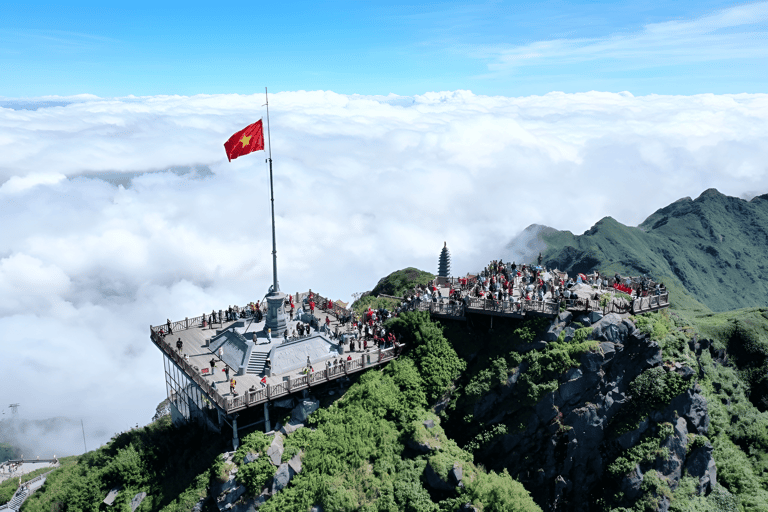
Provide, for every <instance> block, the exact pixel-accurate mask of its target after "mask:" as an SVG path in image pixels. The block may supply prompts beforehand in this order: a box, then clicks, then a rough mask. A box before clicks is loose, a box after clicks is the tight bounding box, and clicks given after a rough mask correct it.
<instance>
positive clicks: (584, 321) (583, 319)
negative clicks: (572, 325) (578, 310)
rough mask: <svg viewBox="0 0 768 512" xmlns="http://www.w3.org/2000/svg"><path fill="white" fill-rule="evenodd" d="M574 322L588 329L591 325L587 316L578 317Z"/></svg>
mask: <svg viewBox="0 0 768 512" xmlns="http://www.w3.org/2000/svg"><path fill="white" fill-rule="evenodd" d="M576 321H577V322H578V323H580V324H581V325H583V326H584V327H589V326H591V325H592V321H591V320H590V319H589V316H587V315H580V316H579V317H577V318H576Z"/></svg>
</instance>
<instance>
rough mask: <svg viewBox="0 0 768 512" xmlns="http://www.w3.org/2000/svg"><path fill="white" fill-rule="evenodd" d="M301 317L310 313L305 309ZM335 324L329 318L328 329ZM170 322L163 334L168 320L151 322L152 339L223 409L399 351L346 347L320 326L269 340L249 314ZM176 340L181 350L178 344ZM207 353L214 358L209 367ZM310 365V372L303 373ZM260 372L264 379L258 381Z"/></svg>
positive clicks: (243, 406) (281, 393) (265, 399)
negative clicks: (209, 320)
mask: <svg viewBox="0 0 768 512" xmlns="http://www.w3.org/2000/svg"><path fill="white" fill-rule="evenodd" d="M326 316H328V315H327V313H323V312H319V313H316V314H315V318H316V319H318V322H319V324H320V325H324V324H325V317H326ZM330 318H333V317H332V316H331V317H330ZM303 319H304V320H308V319H311V317H309V315H307V314H306V313H305V314H304V318H303ZM295 325H296V321H293V320H292V321H290V322H289V331H291V332H292V331H293V330H294V328H295ZM336 325H337V321H336V320H335V319H333V321H332V322H331V329H333V328H334V327H335V326H336ZM171 328H172V331H173V333H172V334H170V333H168V334H165V335H164V336H163V335H161V334H160V332H161V330H167V326H166V325H158V326H154V327H151V328H150V338H151V340H152V342H153V343H154V344H155V345H156V346H157V347H158V348H159V349H160V350H161V351H162V352H163V353H164V354H165V355H166V356H167V358H168V359H169V360H170V361H172V362H173V363H174V364H175V365H176V366H177V367H178V368H179V369H181V371H183V373H184V374H185V375H186V376H187V377H188V378H189V379H190V380H192V381H193V382H194V383H195V384H196V385H197V386H198V387H199V388H200V389H201V390H202V391H203V392H204V393H205V395H207V397H208V398H209V399H210V400H211V401H212V402H215V404H216V405H217V406H218V408H219V409H220V410H221V411H222V412H223V413H225V414H230V413H233V412H238V411H241V410H243V409H246V408H248V407H252V406H255V405H259V404H263V403H265V402H268V401H271V400H274V399H277V398H281V397H284V396H287V395H289V394H292V393H295V392H297V391H301V390H303V389H307V388H310V387H312V386H315V385H319V384H322V383H325V382H328V381H331V380H335V379H339V378H342V377H345V376H346V375H349V374H352V373H356V372H360V371H363V370H366V369H368V368H371V367H373V366H378V365H381V364H384V363H386V362H387V361H390V360H391V359H394V358H395V357H396V356H397V354H396V353H395V348H394V347H392V348H387V349H382V350H380V349H379V348H378V347H376V348H373V347H371V348H368V349H367V350H362V351H354V352H349V351H345V350H344V348H343V345H342V344H340V342H339V341H336V340H333V339H331V337H330V336H329V335H327V334H325V332H323V331H322V330H321V331H315V332H312V333H311V334H309V335H305V336H302V337H297V338H289V339H288V340H287V341H286V340H285V339H284V338H280V339H274V340H273V339H270V338H268V337H267V336H266V335H265V333H264V321H262V322H260V323H257V322H255V321H251V318H244V319H243V318H241V319H238V320H235V321H225V322H223V323H221V324H219V323H215V324H214V325H213V328H211V326H206V327H203V317H196V318H190V319H185V320H182V321H178V322H172V323H171ZM342 334H344V333H342ZM178 340H181V343H182V348H181V350H178V349H177V347H176V344H177V341H178ZM219 349H221V357H219ZM185 356H186V357H185ZM211 359H214V363H215V366H214V367H213V372H211V365H210V361H211ZM267 359H269V360H270V363H271V367H269V366H268V365H267V364H266V360H267ZM329 363H330V365H329ZM310 365H311V366H312V367H313V369H314V372H311V373H305V369H306V368H307V367H308V366H310ZM226 366H229V368H230V373H229V377H230V379H231V378H233V377H234V378H235V380H236V386H235V391H236V395H234V394H232V393H231V392H230V385H229V382H228V380H227V378H226V375H225V373H224V371H223V370H224V368H225V367H226ZM264 377H266V383H262V379H263V378H264Z"/></svg>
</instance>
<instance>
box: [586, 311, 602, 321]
mask: <svg viewBox="0 0 768 512" xmlns="http://www.w3.org/2000/svg"><path fill="white" fill-rule="evenodd" d="M602 319H603V314H602V313H600V312H599V311H592V312H590V313H589V322H590V323H592V324H596V323H597V322H599V321H600V320H602Z"/></svg>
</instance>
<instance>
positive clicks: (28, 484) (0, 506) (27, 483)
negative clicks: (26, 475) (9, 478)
mask: <svg viewBox="0 0 768 512" xmlns="http://www.w3.org/2000/svg"><path fill="white" fill-rule="evenodd" d="M29 462H37V461H29ZM58 467H59V464H58V463H57V464H56V467H55V468H53V469H52V470H50V471H46V472H45V473H43V474H42V475H37V476H36V477H35V478H32V479H31V480H27V481H26V482H22V484H21V485H20V486H19V488H18V489H16V492H14V493H13V496H11V499H10V500H8V503H4V504H3V505H0V510H5V509H7V508H11V502H12V501H13V500H14V498H16V495H17V494H19V492H20V491H21V490H22V488H24V487H26V492H27V494H26V496H24V499H22V500H21V502H20V503H18V507H17V508H16V510H18V509H19V508H21V505H22V504H23V503H24V502H25V501H26V500H27V498H29V497H30V496H31V495H32V493H33V492H35V491H36V490H37V489H30V486H31V484H33V483H35V482H39V481H40V480H43V479H44V478H46V477H47V476H48V475H50V474H51V473H53V472H54V471H56V469H57V468H58Z"/></svg>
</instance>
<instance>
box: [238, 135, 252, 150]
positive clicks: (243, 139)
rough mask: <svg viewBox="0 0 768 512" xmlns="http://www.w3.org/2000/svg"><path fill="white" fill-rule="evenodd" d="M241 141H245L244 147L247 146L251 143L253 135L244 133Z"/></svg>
mask: <svg viewBox="0 0 768 512" xmlns="http://www.w3.org/2000/svg"><path fill="white" fill-rule="evenodd" d="M240 142H242V143H243V147H245V146H247V145H248V144H250V143H251V135H243V138H242V139H240Z"/></svg>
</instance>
